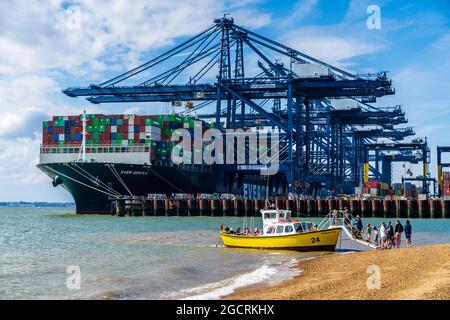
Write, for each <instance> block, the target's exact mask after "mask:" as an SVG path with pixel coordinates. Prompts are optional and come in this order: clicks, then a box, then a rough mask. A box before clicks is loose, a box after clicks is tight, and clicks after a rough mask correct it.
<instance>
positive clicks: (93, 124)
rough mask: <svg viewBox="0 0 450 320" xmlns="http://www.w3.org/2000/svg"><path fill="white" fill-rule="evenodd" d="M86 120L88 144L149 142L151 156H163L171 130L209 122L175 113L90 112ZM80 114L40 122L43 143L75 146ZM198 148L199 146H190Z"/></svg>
mask: <svg viewBox="0 0 450 320" xmlns="http://www.w3.org/2000/svg"><path fill="white" fill-rule="evenodd" d="M86 118H87V120H86V145H87V146H88V147H89V146H135V145H141V146H142V145H145V146H149V147H150V150H151V160H166V158H167V157H168V156H170V154H171V152H172V148H173V146H174V143H172V142H171V141H170V139H171V136H172V133H173V131H175V130H176V129H181V128H184V129H187V130H188V131H189V132H190V134H191V137H193V135H194V129H195V128H196V127H197V128H198V127H200V128H201V129H202V131H204V130H206V129H209V128H210V127H211V126H210V125H209V124H207V123H205V122H203V121H201V120H196V119H193V118H190V117H180V116H177V115H145V116H144V115H102V114H90V115H87V117H86ZM82 131H83V123H82V116H65V117H62V116H55V117H53V119H52V121H46V122H44V124H43V141H42V142H43V146H46V147H48V146H60V147H66V146H67V147H79V146H80V145H81V142H82ZM193 149H194V150H193V151H194V152H201V151H202V146H196V145H195V144H194V146H193Z"/></svg>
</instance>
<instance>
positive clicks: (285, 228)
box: [284, 225, 294, 233]
mask: <svg viewBox="0 0 450 320" xmlns="http://www.w3.org/2000/svg"><path fill="white" fill-rule="evenodd" d="M292 231H294V228H293V227H292V226H291V225H289V226H286V227H284V232H285V233H291V232H292Z"/></svg>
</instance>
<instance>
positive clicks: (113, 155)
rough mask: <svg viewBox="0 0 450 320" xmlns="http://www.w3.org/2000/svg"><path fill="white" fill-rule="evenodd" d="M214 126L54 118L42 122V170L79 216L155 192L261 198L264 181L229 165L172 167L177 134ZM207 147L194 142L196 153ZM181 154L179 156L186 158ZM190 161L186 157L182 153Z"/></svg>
mask: <svg viewBox="0 0 450 320" xmlns="http://www.w3.org/2000/svg"><path fill="white" fill-rule="evenodd" d="M212 127H213V125H211V124H209V123H207V122H205V121H202V120H197V119H194V118H192V117H180V116H178V115H103V114H82V115H77V116H54V117H53V118H52V120H51V121H46V122H44V123H43V134H42V136H43V141H42V145H41V149H40V161H39V164H38V168H39V169H40V170H42V171H43V172H44V173H45V174H47V175H48V176H49V177H50V178H51V179H52V183H53V186H54V187H59V186H60V187H62V188H64V189H65V190H67V191H68V192H69V193H70V194H71V195H72V196H73V198H74V201H75V204H76V212H77V213H78V214H111V213H113V211H114V204H115V200H117V199H124V198H132V199H135V198H149V197H152V196H156V195H165V196H173V195H175V194H183V195H199V194H214V193H228V194H235V195H244V196H246V197H254V198H263V197H264V193H265V192H266V181H267V179H266V178H264V177H262V176H261V175H259V174H239V173H236V172H235V171H232V170H231V171H228V170H226V167H225V166H215V165H206V164H204V163H202V164H180V165H175V164H174V163H173V162H172V160H171V153H172V150H173V148H174V146H175V142H171V135H172V133H173V131H174V130H176V129H181V128H182V129H187V130H189V133H190V134H191V135H193V134H194V130H195V129H197V130H199V129H201V131H202V132H204V131H205V130H207V129H209V128H212ZM202 148H203V147H202V146H196V145H195V142H193V145H192V149H191V150H192V154H191V155H188V156H189V157H193V154H194V153H195V152H202ZM181 155H182V153H181ZM182 156H186V155H182Z"/></svg>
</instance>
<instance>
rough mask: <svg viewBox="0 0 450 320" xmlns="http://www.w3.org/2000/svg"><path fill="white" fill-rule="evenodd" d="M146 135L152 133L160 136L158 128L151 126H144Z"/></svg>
mask: <svg viewBox="0 0 450 320" xmlns="http://www.w3.org/2000/svg"><path fill="white" fill-rule="evenodd" d="M145 132H146V133H153V134H159V135H161V128H158V127H152V126H146V127H145Z"/></svg>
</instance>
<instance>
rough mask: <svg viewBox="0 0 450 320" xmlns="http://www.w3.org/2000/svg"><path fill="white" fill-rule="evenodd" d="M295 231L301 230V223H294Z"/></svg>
mask: <svg viewBox="0 0 450 320" xmlns="http://www.w3.org/2000/svg"><path fill="white" fill-rule="evenodd" d="M294 228H295V232H303V227H302V224H301V223H295V224H294Z"/></svg>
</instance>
